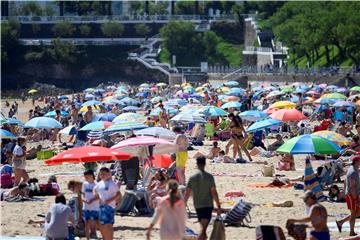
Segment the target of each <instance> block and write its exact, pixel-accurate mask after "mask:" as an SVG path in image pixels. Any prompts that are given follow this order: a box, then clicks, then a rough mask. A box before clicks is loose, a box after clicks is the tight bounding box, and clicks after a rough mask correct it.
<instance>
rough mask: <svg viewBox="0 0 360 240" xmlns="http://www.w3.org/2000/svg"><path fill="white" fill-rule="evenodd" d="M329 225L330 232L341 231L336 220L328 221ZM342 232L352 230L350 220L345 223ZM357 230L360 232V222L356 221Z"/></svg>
mask: <svg viewBox="0 0 360 240" xmlns="http://www.w3.org/2000/svg"><path fill="white" fill-rule="evenodd" d="M327 226H328V228H329V230H330V232H339V230H338V228H337V226H336V222H328V223H327ZM342 232H350V225H349V222H346V223H344V225H343V226H342ZM355 232H357V233H358V232H360V222H356V223H355Z"/></svg>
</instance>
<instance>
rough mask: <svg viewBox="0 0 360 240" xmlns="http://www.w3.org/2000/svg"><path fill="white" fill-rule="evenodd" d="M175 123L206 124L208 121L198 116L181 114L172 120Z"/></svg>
mask: <svg viewBox="0 0 360 240" xmlns="http://www.w3.org/2000/svg"><path fill="white" fill-rule="evenodd" d="M171 121H174V122H186V123H206V120H205V119H204V118H202V117H201V116H200V115H198V114H184V113H180V114H178V115H176V116H175V117H173V118H171Z"/></svg>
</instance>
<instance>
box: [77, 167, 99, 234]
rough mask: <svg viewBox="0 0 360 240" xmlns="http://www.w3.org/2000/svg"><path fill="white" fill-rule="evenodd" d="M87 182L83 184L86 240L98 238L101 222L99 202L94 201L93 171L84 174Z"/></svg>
mask: <svg viewBox="0 0 360 240" xmlns="http://www.w3.org/2000/svg"><path fill="white" fill-rule="evenodd" d="M84 178H85V181H84V182H83V184H82V189H81V192H82V197H83V202H84V205H83V220H84V222H85V236H86V239H88V240H89V239H90V238H97V237H96V222H97V221H98V220H99V200H94V201H91V200H92V199H94V193H93V190H94V188H95V185H96V183H95V175H94V172H93V170H87V171H85V172H84Z"/></svg>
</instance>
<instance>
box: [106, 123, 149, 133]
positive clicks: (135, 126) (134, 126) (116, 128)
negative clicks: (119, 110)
mask: <svg viewBox="0 0 360 240" xmlns="http://www.w3.org/2000/svg"><path fill="white" fill-rule="evenodd" d="M147 127H148V126H147V125H145V124H144V123H139V122H118V123H115V124H114V125H112V126H110V127H109V128H107V129H106V130H105V133H107V132H124V131H131V130H140V129H144V128H147Z"/></svg>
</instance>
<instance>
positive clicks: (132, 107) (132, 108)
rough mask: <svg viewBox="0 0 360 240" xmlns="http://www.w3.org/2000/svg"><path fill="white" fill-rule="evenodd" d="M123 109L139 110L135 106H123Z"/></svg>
mask: <svg viewBox="0 0 360 240" xmlns="http://www.w3.org/2000/svg"><path fill="white" fill-rule="evenodd" d="M123 110H124V111H133V112H136V111H139V110H140V108H138V107H135V106H127V107H124V108H123Z"/></svg>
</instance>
